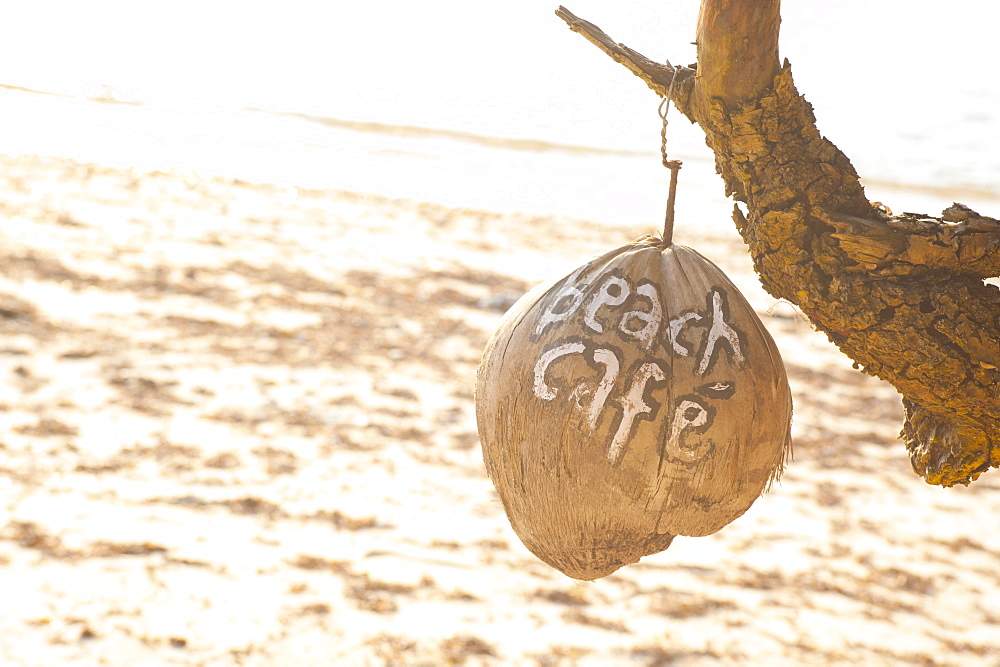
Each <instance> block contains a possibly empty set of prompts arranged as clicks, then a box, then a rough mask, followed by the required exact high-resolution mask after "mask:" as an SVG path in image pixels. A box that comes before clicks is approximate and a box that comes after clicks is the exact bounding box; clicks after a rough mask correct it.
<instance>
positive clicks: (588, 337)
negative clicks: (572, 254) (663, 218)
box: [476, 237, 792, 580]
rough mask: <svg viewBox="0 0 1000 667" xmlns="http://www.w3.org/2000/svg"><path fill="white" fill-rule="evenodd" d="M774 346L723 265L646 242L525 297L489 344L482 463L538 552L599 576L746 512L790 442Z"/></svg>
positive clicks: (483, 373)
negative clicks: (682, 536)
mask: <svg viewBox="0 0 1000 667" xmlns="http://www.w3.org/2000/svg"><path fill="white" fill-rule="evenodd" d="M791 412H792V404H791V395H790V392H789V389H788V382H787V379H786V377H785V371H784V367H783V365H782V363H781V358H780V356H779V354H778V350H777V348H776V347H775V345H774V342H773V341H772V340H771V337H770V336H769V335H768V333H767V331H766V330H765V329H764V326H763V325H762V324H761V322H760V320H759V319H758V318H757V316H756V314H755V313H754V311H753V309H752V308H751V307H750V305H749V304H748V303H747V302H746V300H745V299H744V298H743V295H741V294H740V293H739V291H738V290H737V289H736V287H735V286H734V285H733V283H732V282H730V280H729V279H728V278H727V277H726V276H725V274H723V273H722V271H721V270H720V269H719V268H718V267H717V266H715V265H714V264H712V262H710V261H709V260H707V259H705V258H704V257H702V256H701V255H699V254H698V253H697V252H695V251H694V250H691V249H690V248H687V247H684V246H679V245H670V244H668V243H664V242H663V241H661V240H660V239H657V238H652V237H648V238H642V239H639V240H637V241H634V242H632V243H630V244H628V245H625V246H623V247H621V248H618V249H616V250H613V251H611V252H609V253H607V254H605V255H602V256H600V257H598V258H596V259H594V260H592V261H590V262H588V263H586V264H584V265H583V266H581V267H580V268H578V269H577V270H575V271H573V272H572V273H571V274H570V275H568V276H566V277H565V278H563V279H561V280H558V281H556V282H555V283H547V284H543V285H540V286H538V287H536V288H535V289H533V290H532V291H530V292H529V293H527V294H526V295H524V297H522V298H521V299H520V301H518V302H517V303H516V304H515V305H514V306H513V307H512V308H511V309H510V310H509V311H508V312H507V314H506V315H505V316H504V318H503V320H502V322H501V324H500V327H499V329H498V330H497V331H496V333H494V335H493V337H492V338H491V339H490V341H489V343H488V344H487V346H486V351H485V353H484V356H483V360H482V363H481V364H480V366H479V372H478V377H477V384H476V416H477V419H478V423H479V433H480V437H481V441H482V447H483V458H484V460H485V462H486V469H487V471H488V473H489V475H490V477H491V478H492V480H493V483H494V485H495V486H496V489H497V491H498V493H499V495H500V498H501V500H502V501H503V505H504V509H505V510H506V512H507V516H508V518H509V519H510V522H511V525H512V526H513V528H514V531H515V532H516V533H517V535H518V536H519V537H520V538H521V540H522V541H523V542H524V544H525V546H527V547H528V549H530V550H531V551H532V552H533V553H534V554H535V555H537V556H538V557H539V558H541V559H542V560H544V561H545V562H547V563H549V564H550V565H552V566H553V567H555V568H557V569H559V570H561V571H562V572H564V573H565V574H567V575H569V576H571V577H574V578H577V579H585V580H589V579H596V578H598V577H602V576H605V575H607V574H610V573H611V572H614V571H615V570H617V569H618V568H620V567H622V566H623V565H627V564H629V563H634V562H636V561H638V560H639V559H640V558H642V557H643V556H646V555H649V554H652V553H656V552H658V551H662V550H664V549H666V548H667V547H668V546H669V545H670V542H671V540H672V539H673V537H674V536H675V535H688V536H701V535H709V534H711V533H714V532H716V531H718V530H719V529H720V528H722V527H723V526H725V525H726V524H728V523H730V522H731V521H733V520H734V519H736V518H737V517H738V516H740V515H741V514H743V513H744V512H746V510H747V509H748V508H749V507H750V505H751V504H753V502H754V500H756V499H757V497H758V496H759V495H760V494H761V493H762V492H763V491H764V490H765V489H766V488H767V487H768V486H769V484H770V483H771V482H772V481H773V480H775V479H776V478H777V477H778V475H780V473H781V470H782V468H783V466H784V461H785V457H786V455H787V454H788V452H789V448H790V444H791V440H790V432H789V429H790V422H791Z"/></svg>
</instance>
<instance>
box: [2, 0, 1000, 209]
mask: <svg viewBox="0 0 1000 667" xmlns="http://www.w3.org/2000/svg"><path fill="white" fill-rule="evenodd" d="M565 1H566V2H571V4H570V5H569V9H570V10H571V11H573V12H574V13H576V14H577V15H579V16H581V17H583V18H586V19H588V20H591V21H592V22H594V23H596V24H598V25H600V26H601V27H602V28H604V29H605V30H606V31H607V32H608V33H609V34H610V35H611V36H612V37H613V38H614V39H616V40H619V41H621V42H624V43H626V44H628V45H629V46H632V47H633V48H635V49H637V50H638V51H640V52H642V53H644V54H645V55H647V56H649V57H651V58H654V59H657V60H663V59H666V58H669V59H670V60H671V61H673V62H675V63H688V62H693V60H694V55H695V51H694V46H693V45H692V44H691V41H692V40H693V39H694V34H695V23H696V19H697V10H698V3H697V2H696V1H695V0H658V1H655V2H654V1H653V0H622V1H619V2H615V3H610V2H606V1H605V2H601V1H599V0H579V1H573V0H565ZM556 6H557V5H556V4H555V3H552V4H550V3H542V2H538V0H509V1H508V2H506V3H502V5H496V4H495V3H484V2H469V1H468V0H465V1H464V2H458V0H426V1H425V2H421V3H412V2H403V1H401V0H389V1H387V2H381V3H357V2H353V3H348V2H346V1H344V0H334V2H332V3H331V2H305V1H294V0H293V1H291V2H283V3H280V4H279V3H275V2H232V1H228V0H218V1H209V2H205V1H201V2H193V1H190V0H178V1H174V2H169V3H167V2H161V1H159V0H153V1H150V2H144V3H134V2H122V1H119V0H93V1H92V2H88V3H76V2H45V1H44V0H43V1H40V2H32V3H9V6H6V7H4V8H3V9H2V10H0V20H2V21H3V24H4V26H5V38H4V40H2V42H0V84H2V86H3V87H0V122H2V128H3V129H2V131H0V151H3V152H5V153H8V154H19V153H28V154H44V155H63V156H68V157H72V158H75V159H79V160H85V161H100V162H105V163H112V164H120V165H133V166H137V167H140V168H177V169H185V170H192V171H197V172H203V173H220V174H225V175H229V176H234V177H241V178H247V179H251V180H266V181H271V182H278V183H284V184H288V185H290V186H291V185H301V186H308V187H330V188H339V189H344V190H354V191H363V192H378V193H383V194H387V195H389V196H398V197H408V198H412V199H418V200H429V201H439V202H443V203H446V204H453V205H462V206H476V207H484V208H491V209H497V210H511V211H525V212H529V213H555V214H562V215H573V216H585V217H595V218H600V219H620V220H623V221H626V222H635V221H643V220H656V219H658V217H659V216H661V215H662V206H663V200H664V188H665V183H666V179H667V174H666V171H665V170H664V169H663V168H662V167H661V166H660V165H659V156H658V150H659V123H660V121H659V118H658V117H657V114H656V107H657V99H656V98H655V96H654V95H653V94H652V93H651V92H650V91H649V90H648V89H647V88H646V87H645V85H644V84H643V83H642V82H641V81H640V80H638V79H637V78H635V77H634V76H632V75H631V74H630V73H628V72H627V71H626V70H625V69H624V68H623V67H621V66H619V65H617V64H615V63H613V62H612V61H611V60H610V59H609V58H607V57H606V56H604V55H603V54H602V53H600V52H599V51H598V50H597V49H596V48H595V47H593V46H592V45H591V44H589V43H588V42H586V41H585V40H584V39H583V38H582V37H580V36H579V35H576V34H573V33H572V32H570V31H569V30H568V29H567V28H566V27H565V25H564V24H563V22H562V21H561V20H559V19H558V18H557V17H556V16H555V15H554V13H553V12H554V10H555V8H556ZM946 9H947V11H944V10H943V8H942V6H941V5H940V4H939V3H931V2H920V1H918V2H904V1H901V0H885V1H878V0H876V1H871V0H869V1H868V2H861V0H843V1H840V2H836V3H831V2H820V1H819V0H786V2H785V3H783V8H782V18H783V23H782V39H781V55H782V57H787V58H788V59H789V60H790V61H791V62H792V65H793V72H794V73H795V76H796V82H797V84H798V87H799V90H800V92H802V93H803V94H805V95H806V97H807V98H808V99H809V100H810V101H811V102H812V103H813V105H814V106H815V108H816V114H817V117H818V119H819V125H820V130H821V131H822V132H823V133H824V134H826V135H827V136H828V137H830V138H831V139H832V140H833V141H834V142H835V143H837V145H838V146H840V147H841V148H842V149H843V150H844V151H845V152H846V153H847V155H848V156H849V157H851V159H852V160H853V161H854V163H855V166H856V167H857V168H858V170H859V172H860V173H861V174H862V177H863V179H864V180H865V183H866V186H867V187H868V191H869V195H870V196H871V198H872V199H881V200H882V201H884V202H885V203H887V204H888V205H890V206H891V207H892V208H894V209H900V210H925V209H926V210H927V212H933V211H934V210H939V209H940V208H943V207H944V206H946V205H948V204H949V203H950V202H951V201H952V199H955V198H957V199H959V200H960V201H964V202H966V203H969V204H970V205H973V206H974V207H978V208H980V209H981V210H982V212H984V213H990V212H992V213H994V215H995V214H996V211H997V209H998V208H1000V90H998V87H997V85H996V82H997V77H996V71H997V69H998V66H1000V51H998V50H997V49H996V48H995V47H994V46H993V44H994V36H993V35H992V34H991V33H992V25H993V23H994V18H995V17H994V16H993V14H994V13H995V12H994V10H992V8H991V6H990V5H985V4H983V3H981V2H973V0H954V1H953V2H951V3H949V4H948V6H947V8H946ZM668 137H669V145H668V148H669V151H670V153H671V156H672V157H676V158H680V159H682V160H684V161H685V169H684V170H683V171H682V184H683V185H682V190H681V199H680V201H679V203H678V206H679V209H680V210H679V213H680V214H681V215H684V214H686V213H687V214H691V215H711V216H723V217H725V218H728V211H729V210H730V209H731V202H727V201H726V200H725V199H724V198H722V196H721V195H722V187H721V182H720V180H719V178H718V177H717V176H715V175H714V169H713V166H712V156H711V153H710V152H709V151H708V149H707V148H706V147H705V146H704V144H703V141H702V138H701V134H700V131H699V130H698V128H696V127H693V126H691V125H690V124H689V123H688V122H687V121H686V120H685V119H683V117H681V116H680V115H679V114H676V112H675V113H674V114H673V116H672V122H671V125H670V132H669V135H668ZM685 196H686V199H685ZM685 201H687V202H688V204H685ZM695 204H696V205H697V211H694V210H691V211H685V208H684V207H685V206H686V205H690V206H695ZM938 204H939V205H938ZM934 206H937V209H934V208H932V207H934ZM991 206H992V210H991V209H990V207H991ZM919 207H923V208H919Z"/></svg>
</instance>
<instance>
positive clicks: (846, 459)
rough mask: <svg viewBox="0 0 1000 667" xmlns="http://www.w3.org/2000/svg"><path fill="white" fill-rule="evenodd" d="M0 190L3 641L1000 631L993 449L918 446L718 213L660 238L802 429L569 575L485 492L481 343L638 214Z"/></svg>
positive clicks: (278, 192)
mask: <svg viewBox="0 0 1000 667" xmlns="http://www.w3.org/2000/svg"><path fill="white" fill-rule="evenodd" d="M948 204H950V201H943V202H942V208H943V207H944V206H946V205H948ZM983 212H984V213H986V214H990V213H991V212H990V211H985V210H984V211H983ZM0 216H2V218H0V498H2V501H3V502H2V504H0V590H3V591H4V596H3V597H4V603H3V604H2V605H0V663H3V664H9V665H55V664H73V665H76V664H80V665H91V664H107V665H138V664H144V665H154V664H155V665H161V664H162V665H173V664H176V665H290V664H296V665H444V664H468V665H507V664H510V665H547V666H548V665H612V664H614V665H619V664H634V665H685V666H686V665H715V664H721V665H747V664H754V665H803V664H823V665H837V664H844V665H847V664H851V665H856V664H864V665H883V664H885V665H897V664H898V665H912V664H926V665H963V666H964V665H996V664H997V663H998V661H1000V567H998V565H1000V532H998V531H997V530H996V528H997V525H998V518H997V517H1000V474H998V473H997V472H995V471H994V472H990V473H987V474H985V475H983V477H982V478H981V479H980V480H979V481H978V482H976V483H974V484H973V485H971V486H970V487H968V488H964V487H962V488H955V489H940V488H936V487H930V486H927V485H926V484H924V482H923V481H922V480H921V479H920V478H918V477H917V476H915V475H914V474H913V473H912V471H911V470H910V466H909V462H908V459H907V457H906V454H905V451H904V449H903V447H902V445H901V443H900V442H899V441H898V440H897V438H896V436H897V433H898V430H899V428H900V423H901V407H900V402H899V398H898V395H897V394H896V392H895V391H894V390H893V389H892V388H891V387H890V386H888V385H886V384H884V383H881V382H878V381H877V380H874V379H871V378H868V377H866V376H864V375H862V374H860V373H859V372H857V371H855V370H853V369H852V368H851V362H850V360H848V359H847V358H845V357H843V356H842V355H840V354H839V352H837V350H836V349H835V348H833V346H832V345H831V344H830V343H828V342H827V341H826V339H825V337H823V336H822V335H820V334H818V333H816V332H815V331H813V329H812V328H811V326H810V325H809V323H808V321H807V320H805V318H804V317H802V316H801V314H799V313H798V312H797V311H796V310H795V309H794V308H793V307H792V306H791V305H790V304H787V303H780V302H777V301H775V300H774V299H773V298H771V297H769V296H768V295H766V294H765V293H764V292H763V291H762V290H761V289H760V287H759V285H758V283H757V281H756V278H755V276H754V275H753V273H752V270H751V267H750V262H749V258H748V256H747V254H746V251H745V249H744V247H743V246H742V244H741V242H740V240H739V238H738V236H737V235H736V232H735V230H733V229H732V228H731V225H728V224H726V222H725V221H722V222H721V223H716V224H715V225H714V226H704V227H700V226H699V223H700V221H698V220H693V221H691V222H690V224H691V228H696V229H701V230H702V231H701V232H699V233H698V234H697V235H695V234H693V233H688V235H687V236H686V237H682V238H681V242H690V243H691V244H692V245H696V247H697V249H698V250H699V251H700V252H702V253H703V254H705V255H707V256H708V257H710V258H712V259H713V261H715V262H716V263H717V264H719V265H720V266H721V267H722V268H723V269H724V270H725V271H726V272H727V273H728V274H729V275H730V277H731V278H732V279H733V280H734V281H735V282H736V283H737V284H738V285H739V286H740V288H741V290H742V291H743V292H744V294H745V295H746V296H747V298H748V300H749V301H750V303H751V304H752V305H753V306H754V307H755V309H756V310H757V311H758V313H759V315H760V316H761V318H762V319H763V321H764V323H765V325H766V326H767V327H768V329H769V330H770V331H771V333H772V335H773V336H774V338H775V340H776V342H777V344H778V347H779V348H780V350H781V353H782V355H783V357H784V359H785V364H786V367H787V369H788V374H789V379H790V383H791V386H792V392H793V396H794V401H795V417H794V426H793V435H794V453H795V457H794V461H793V462H792V463H791V464H790V465H789V467H788V469H787V471H786V473H785V475H784V477H783V478H782V480H781V483H780V484H779V485H777V486H776V487H775V488H774V489H773V490H772V491H771V492H770V493H769V494H767V495H765V496H764V497H762V498H761V499H760V500H758V501H757V503H756V504H755V505H754V506H753V507H752V508H751V510H750V511H749V512H748V513H747V514H746V515H745V516H743V517H742V518H740V519H738V520H737V521H736V522H734V523H733V524H732V525H730V526H728V527H727V528H725V529H724V530H722V531H721V532H719V533H717V534H715V535H712V536H710V537H704V538H678V539H677V540H675V542H674V544H673V546H671V548H670V549H668V550H667V551H665V552H663V553H660V554H657V555H654V556H650V557H648V558H646V559H644V560H643V561H641V562H640V563H639V564H636V565H633V566H629V567H626V568H624V569H622V570H620V571H619V572H617V573H615V574H613V575H611V576H609V577H606V578H604V579H601V580H598V581H595V582H591V583H580V582H576V581H573V580H571V579H568V578H566V577H565V576H563V575H561V574H560V573H558V572H556V571H555V570H553V569H551V568H549V567H548V566H546V565H545V564H543V563H542V562H540V561H538V560H537V559H536V558H535V557H534V556H532V555H531V554H530V553H529V552H528V551H527V550H526V549H525V548H524V547H523V546H522V545H521V543H520V542H519V541H518V539H517V538H516V536H515V535H514V534H513V532H512V531H511V529H510V527H509V525H508V523H507V520H506V518H505V516H504V513H503V509H502V507H501V506H500V503H499V500H498V498H497V496H496V494H495V492H494V490H493V487H492V485H491V483H490V481H489V480H488V479H487V477H486V475H485V471H484V468H483V463H482V457H481V454H480V450H479V440H478V435H477V430H476V424H475V417H474V408H473V396H472V387H473V381H474V374H475V368H476V365H477V364H478V362H479V358H480V354H481V352H482V349H483V346H484V344H485V341H486V339H487V337H488V335H489V333H490V332H491V331H492V330H493V328H494V327H495V326H496V324H497V322H498V321H499V318H500V316H501V315H502V313H503V312H504V310H505V309H506V308H507V307H509V306H510V305H511V303H513V301H514V300H515V299H516V298H517V297H518V296H520V295H521V294H522V293H523V292H524V291H525V290H526V289H528V288H529V287H531V286H532V285H533V284H535V283H537V282H539V281H540V280H542V279H545V278H550V277H553V276H555V275H559V274H562V273H566V272H567V271H568V270H569V269H571V268H572V267H574V266H575V265H577V264H580V263H581V262H582V261H583V260H585V259H587V258H588V257H590V256H592V255H594V254H596V253H598V252H603V251H606V250H608V249H609V248H611V247H614V246H616V245H620V244H621V243H624V242H626V241H628V240H630V239H631V238H634V237H636V236H638V235H640V234H643V233H647V232H649V231H652V229H651V228H650V227H648V226H642V225H631V224H626V225H621V224H619V225H615V224H611V223H608V222H599V221H590V220H584V219H576V218H568V217H559V216H531V215H526V214H516V213H498V212H489V211H484V210H475V209H467V208H454V207H448V206H444V205H440V204H432V203H422V202H420V201H416V200H412V199H397V198H391V197H386V196H381V195H374V194H359V193H352V192H347V191H343V190H335V189H321V188H305V187H289V186H287V185H286V184H282V185H278V184H273V183H268V182H248V181H245V180H239V179H234V178H229V177H223V176H212V175H206V174H198V173H195V172H188V171H179V170H149V169H141V168H129V167H127V166H121V165H114V166H112V165H106V164H98V163H83V162H78V161H75V160H73V159H68V158H62V157H38V156H33V155H21V156H18V157H11V156H0Z"/></svg>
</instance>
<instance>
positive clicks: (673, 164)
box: [657, 69, 682, 246]
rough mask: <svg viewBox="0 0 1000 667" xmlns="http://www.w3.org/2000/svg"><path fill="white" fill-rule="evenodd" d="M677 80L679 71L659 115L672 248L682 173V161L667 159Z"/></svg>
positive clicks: (666, 237) (667, 237)
mask: <svg viewBox="0 0 1000 667" xmlns="http://www.w3.org/2000/svg"><path fill="white" fill-rule="evenodd" d="M676 80H677V70H676V69H675V70H674V76H673V77H672V78H671V79H670V88H669V89H668V90H667V96H666V97H663V98H660V106H659V108H658V109H657V113H658V114H659V116H660V118H661V119H663V126H662V127H661V128H660V155H661V157H662V158H663V166H664V167H666V168H667V169H669V170H670V192H669V194H668V195H667V214H666V216H665V217H664V219H663V245H664V246H670V245H672V244H673V238H674V201H675V200H676V198H677V172H678V171H680V168H681V164H682V163H681V161H680V160H670V159H668V158H667V125H668V121H667V113H668V112H669V111H670V98H672V97H673V95H674V81H676Z"/></svg>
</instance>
